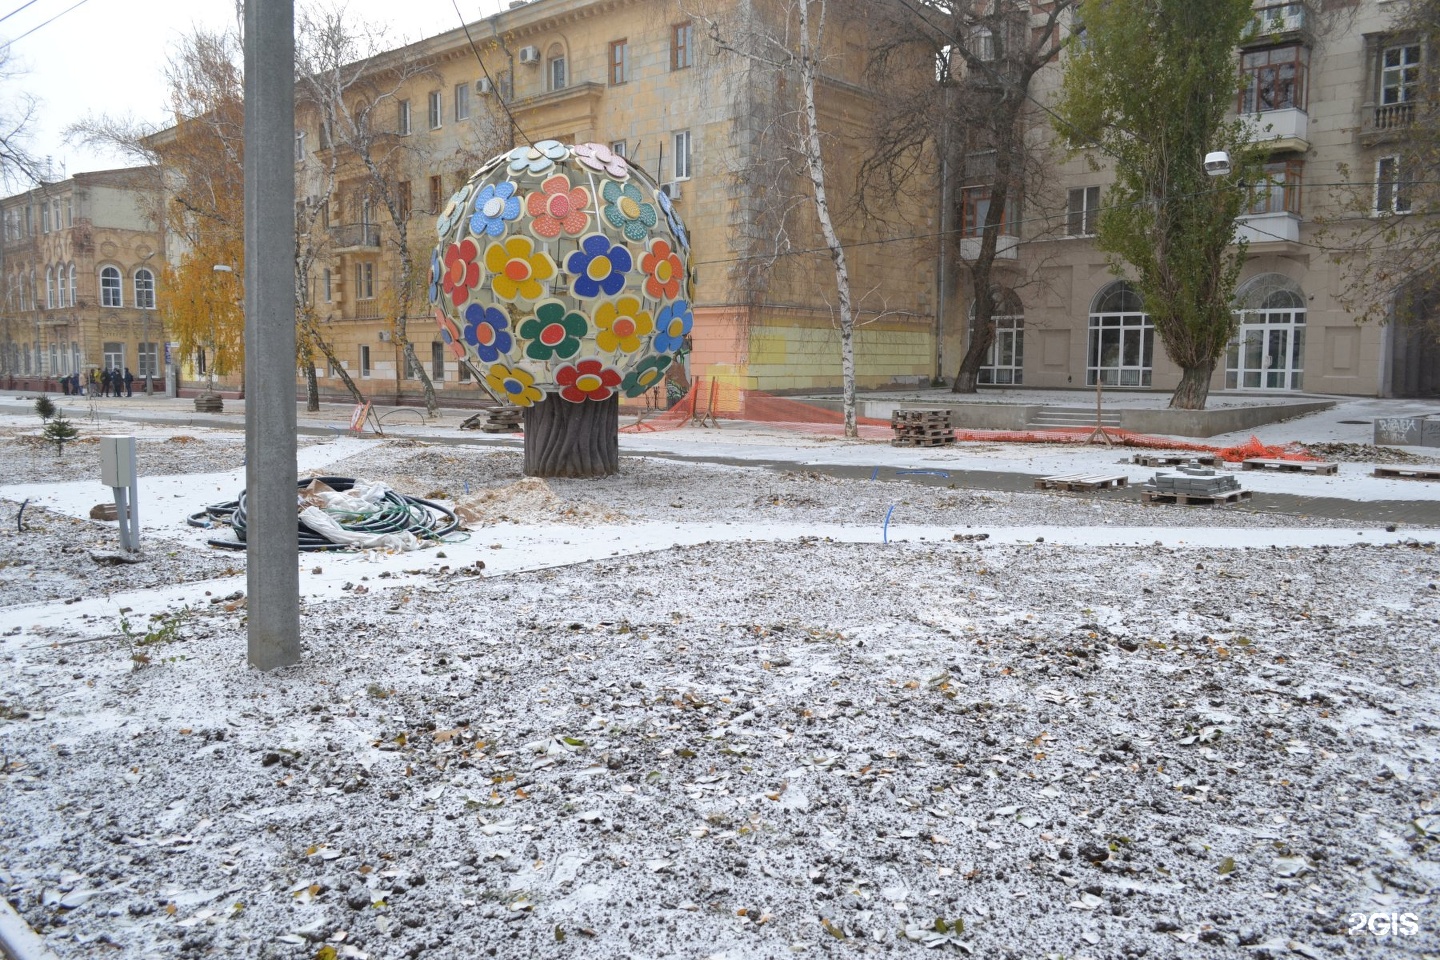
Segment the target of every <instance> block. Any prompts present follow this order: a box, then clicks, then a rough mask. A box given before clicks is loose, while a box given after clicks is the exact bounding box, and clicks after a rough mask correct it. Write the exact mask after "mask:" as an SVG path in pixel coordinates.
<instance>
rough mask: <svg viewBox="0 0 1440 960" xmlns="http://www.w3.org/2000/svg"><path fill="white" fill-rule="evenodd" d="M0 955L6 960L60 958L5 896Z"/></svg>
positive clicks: (0, 903)
mask: <svg viewBox="0 0 1440 960" xmlns="http://www.w3.org/2000/svg"><path fill="white" fill-rule="evenodd" d="M0 956H3V957H5V960H59V958H58V957H57V956H55V954H54V952H53V951H51V949H50V948H49V947H47V946H45V941H44V940H42V939H41V938H40V935H39V934H38V933H36V932H35V931H34V930H31V929H30V925H29V924H28V923H26V922H25V921H24V920H22V919H20V914H18V913H16V912H15V908H14V907H12V906H10V903H9V901H7V900H5V899H4V898H3V897H0Z"/></svg>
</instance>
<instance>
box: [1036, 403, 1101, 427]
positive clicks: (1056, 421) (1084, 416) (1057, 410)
mask: <svg viewBox="0 0 1440 960" xmlns="http://www.w3.org/2000/svg"><path fill="white" fill-rule="evenodd" d="M1100 425H1101V426H1102V427H1106V428H1108V429H1112V430H1118V429H1120V414H1119V413H1112V412H1108V411H1107V412H1105V413H1103V414H1102V415H1101V418H1100ZM1093 426H1095V408H1094V407H1089V408H1086V407H1041V408H1040V409H1039V410H1038V411H1037V412H1036V413H1035V415H1034V416H1033V417H1031V418H1030V422H1029V423H1027V424H1025V427H1026V429H1029V430H1053V429H1055V428H1056V427H1093Z"/></svg>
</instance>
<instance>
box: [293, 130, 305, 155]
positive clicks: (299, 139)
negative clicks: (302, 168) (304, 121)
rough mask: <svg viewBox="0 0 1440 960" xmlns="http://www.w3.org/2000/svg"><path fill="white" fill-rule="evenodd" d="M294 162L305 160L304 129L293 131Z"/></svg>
mask: <svg viewBox="0 0 1440 960" xmlns="http://www.w3.org/2000/svg"><path fill="white" fill-rule="evenodd" d="M295 162H296V163H304V162H305V131H304V130H296V131H295Z"/></svg>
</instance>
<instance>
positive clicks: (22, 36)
mask: <svg viewBox="0 0 1440 960" xmlns="http://www.w3.org/2000/svg"><path fill="white" fill-rule="evenodd" d="M34 2H35V0H30V3H34ZM89 2H90V0H79V2H77V3H74V4H71V5H70V6H68V7H66V8H65V9H64V10H61V11H60V12H59V13H57V14H55V16H53V17H51V18H50V19H49V20H46V21H45V22H44V23H42V24H40V25H39V26H34V27H31V28H30V29H29V30H26V31H25V32H24V33H22V34H20V36H18V37H15V38H13V39H10V40H6V41H5V44H4V45H5V46H7V47H8V46H10V45H11V44H13V43H17V42H18V41H21V40H24V39H25V38H26V37H28V36H30V34H32V33H34V32H35V31H36V30H39V29H40V27H48V26H49V25H50V24H52V23H54V22H55V21H56V20H59V19H60V18H61V17H63V16H65V14H67V13H69V12H70V11H71V10H74V9H75V8H76V7H79V6H83V5H84V4H86V3H89ZM30 3H27V4H25V7H28V6H30ZM25 7H20V8H19V9H18V10H12V11H10V13H7V14H6V15H5V16H6V17H11V16H14V15H15V14H17V13H19V12H20V10H24V9H25Z"/></svg>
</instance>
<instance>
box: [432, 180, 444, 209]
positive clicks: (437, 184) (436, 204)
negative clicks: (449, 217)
mask: <svg viewBox="0 0 1440 960" xmlns="http://www.w3.org/2000/svg"><path fill="white" fill-rule="evenodd" d="M444 205H445V180H444V179H443V178H442V177H440V176H439V175H436V176H433V177H431V178H430V212H431V213H433V214H436V215H437V216H438V215H439V213H440V209H441V208H442V207H443V206H444Z"/></svg>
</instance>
